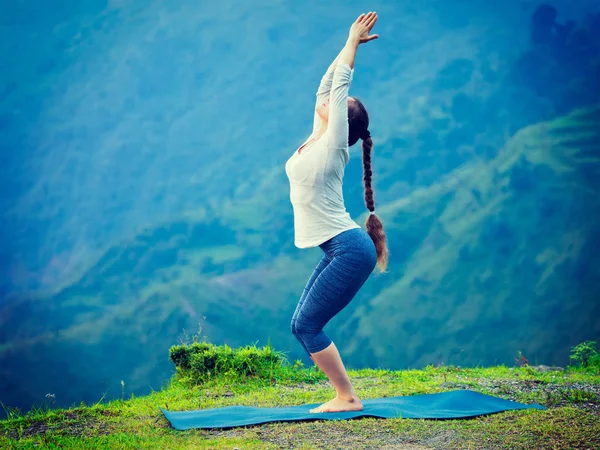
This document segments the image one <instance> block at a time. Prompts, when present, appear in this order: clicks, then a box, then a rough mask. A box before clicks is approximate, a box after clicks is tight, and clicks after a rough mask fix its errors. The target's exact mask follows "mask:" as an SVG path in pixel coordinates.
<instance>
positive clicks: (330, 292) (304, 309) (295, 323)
mask: <svg viewBox="0 0 600 450" xmlns="http://www.w3.org/2000/svg"><path fill="white" fill-rule="evenodd" d="M319 248H320V249H321V250H323V252H324V255H323V257H322V258H321V261H319V264H318V265H317V267H316V268H315V270H314V271H313V273H312V275H311V277H310V278H309V280H308V283H306V287H305V288H304V291H303V292H302V296H301V297H300V301H299V302H298V306H297V307H296V311H295V312H294V315H293V317H292V322H291V324H290V325H291V330H292V333H293V334H294V336H295V337H296V339H298V341H300V344H302V347H304V350H305V351H306V353H308V355H309V356H310V355H311V353H317V352H320V351H321V350H324V349H326V348H327V347H329V345H330V344H331V342H332V341H331V339H329V337H327V335H326V334H325V333H324V332H323V327H324V326H325V325H326V324H327V323H328V322H329V321H330V320H331V319H332V318H333V316H335V315H336V314H337V313H339V312H340V311H341V310H342V309H344V308H345V307H346V305H348V304H349V303H350V301H351V300H352V299H353V298H354V296H355V295H356V293H357V292H358V290H359V289H360V288H361V287H362V285H363V284H364V283H365V282H366V281H367V279H368V278H369V275H370V274H371V273H372V272H373V269H374V268H375V265H376V264H377V250H376V249H375V244H374V243H373V240H372V239H371V236H369V235H368V234H367V232H366V231H365V230H363V229H362V228H352V229H350V230H346V231H343V232H341V233H340V234H338V235H337V236H334V237H333V238H331V239H329V240H328V241H325V242H324V243H322V244H321V245H319Z"/></svg>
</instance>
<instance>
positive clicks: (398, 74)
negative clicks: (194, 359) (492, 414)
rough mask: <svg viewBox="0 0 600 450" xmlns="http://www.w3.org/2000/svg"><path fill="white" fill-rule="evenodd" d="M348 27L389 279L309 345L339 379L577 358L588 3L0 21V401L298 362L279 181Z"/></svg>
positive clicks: (599, 242) (590, 268)
mask: <svg viewBox="0 0 600 450" xmlns="http://www.w3.org/2000/svg"><path fill="white" fill-rule="evenodd" d="M368 11H377V13H378V16H379V20H378V22H377V24H376V26H375V28H374V30H373V33H377V34H379V35H380V38H379V39H378V40H375V41H373V42H370V43H368V44H365V45H362V46H360V48H359V50H358V54H357V59H356V64H355V74H354V79H353V82H352V85H351V88H350V95H355V96H357V97H358V98H360V99H361V100H362V101H363V102H364V104H365V106H366V107H367V109H368V112H369V116H370V123H371V125H370V127H369V128H370V130H371V134H372V137H373V141H374V149H373V171H374V175H373V186H374V190H375V205H376V211H377V213H378V215H379V216H380V217H381V219H382V221H383V223H384V227H385V230H386V233H387V237H388V245H389V248H390V261H389V272H388V273H387V274H378V273H376V272H375V273H374V274H373V275H372V276H371V278H370V279H369V280H368V281H367V283H366V284H365V285H364V286H363V288H362V289H361V291H360V292H359V293H358V294H357V296H356V297H355V298H354V300H353V301H352V303H351V304H350V306H349V307H347V308H346V309H345V310H343V311H342V312H341V313H340V314H339V315H338V316H336V318H334V319H333V320H332V321H331V322H330V324H328V325H327V326H326V328H325V331H326V333H327V334H328V335H329V336H330V337H331V338H332V339H333V340H334V342H336V345H337V347H338V348H339V349H340V352H341V354H342V357H343V359H344V362H345V364H346V367H348V368H360V367H372V368H389V369H392V370H398V369H402V368H408V367H423V366H425V365H428V364H440V363H445V364H455V365H461V366H467V365H469V366H475V365H491V364H508V365H511V364H514V360H515V357H516V355H517V354H518V352H522V354H524V355H526V357H527V358H528V360H529V361H530V362H531V363H538V364H542V363H543V364H549V365H564V364H567V363H568V352H569V349H570V348H571V347H572V346H573V345H575V344H577V343H579V342H581V341H583V340H586V339H598V338H600V319H599V318H600V285H599V283H598V280H600V264H599V263H600V256H599V255H598V249H599V248H600V223H599V220H598V218H599V217H600V214H599V213H600V195H598V194H599V191H600V181H599V180H600V6H599V5H598V3H597V1H595V0H594V1H587V0H578V1H577V2H569V1H566V0H565V1H563V0H560V1H558V0H557V1H554V2H548V3H540V2H536V1H515V0H508V1H506V2H503V3H501V4H497V3H490V2H487V1H484V0H473V1H469V2H467V1H464V0H455V1H441V0H423V1H421V2H407V1H402V2H383V1H371V2H364V1H334V2H326V3H325V2H316V1H298V2H296V1H279V2H275V1H267V0H263V1H259V0H253V1H251V2H243V1H234V0H223V1H219V2H192V1H189V0H182V1H178V2H162V1H141V0H135V1H133V0H132V1H125V0H110V1H107V0H105V1H100V0H82V1H79V2H67V1H58V0H54V1H47V2H41V1H29V2H4V3H2V4H1V5H0V38H1V39H0V58H1V59H0V62H1V65H2V70H1V71H0V99H1V103H0V267H1V270H0V402H2V403H4V404H5V405H9V406H11V407H19V408H20V409H22V410H28V409H29V408H30V407H31V406H32V405H34V404H41V403H42V402H44V398H45V396H46V394H47V393H53V394H54V395H55V397H56V403H57V404H58V405H63V406H67V405H70V404H73V403H79V402H80V401H85V402H86V403H91V402H95V401H98V400H99V399H100V398H101V397H103V396H105V398H118V397H120V396H121V395H122V388H123V387H122V382H123V383H124V385H125V389H126V392H127V393H135V394H136V395H143V394H144V393H147V392H149V391H150V390H151V389H154V390H157V389H159V388H160V387H161V385H163V384H164V383H166V382H167V381H168V379H169V378H170V376H171V374H172V373H173V371H174V367H173V366H172V364H171V363H170V362H169V360H168V349H169V347H170V346H171V345H174V344H176V343H179V341H180V340H182V339H185V338H186V335H188V334H190V335H191V334H194V333H196V332H198V331H199V332H201V334H202V335H204V336H206V337H207V339H208V340H210V341H211V342H214V343H216V344H228V345H230V346H233V347H238V346H243V345H248V344H252V343H258V345H264V344H267V342H268V341H270V343H271V344H272V345H273V346H274V347H275V348H276V349H278V350H281V351H285V352H286V353H287V354H288V357H289V359H290V360H292V361H293V360H295V359H300V360H302V361H303V362H305V363H306V364H309V363H311V361H310V359H309V358H308V356H307V355H306V354H304V352H303V350H302V348H301V346H300V344H299V343H298V342H297V341H296V340H295V338H294V336H293V335H292V334H291V331H290V321H291V317H292V314H293V311H294V309H295V307H296V303H297V301H298V300H299V297H300V295H301V293H302V289H303V287H304V285H305V283H306V281H307V280H308V277H309V276H310V274H311V273H312V270H313V269H314V267H315V266H316V264H317V262H318V260H319V259H320V257H321V250H320V249H318V248H313V249H302V250H300V249H297V248H296V247H294V245H293V235H294V230H293V216H292V208H291V204H290V202H289V185H288V181H287V178H286V176H285V171H284V165H285V161H286V160H287V159H288V158H289V157H290V156H291V154H292V153H293V152H294V151H295V150H296V149H297V148H298V147H299V146H300V145H301V144H302V142H303V141H304V140H305V139H306V138H307V137H308V136H309V134H310V132H311V130H312V120H313V108H314V101H315V93H316V89H317V87H318V83H319V81H320V79H321V76H322V75H323V74H324V72H325V70H326V69H327V67H328V66H329V64H330V63H331V62H332V60H333V59H334V58H335V56H336V55H337V54H338V52H339V51H340V50H341V48H342V47H343V45H344V43H345V40H346V37H347V34H348V30H349V28H350V25H351V24H352V22H353V21H354V20H355V19H356V18H357V17H358V15H359V14H361V13H363V12H368ZM350 155H351V160H350V162H349V164H348V166H347V168H346V173H345V178H344V187H343V188H344V198H345V201H346V207H347V209H348V211H349V213H350V215H351V216H352V217H353V218H354V219H355V220H356V221H357V222H358V223H359V224H361V225H362V224H364V220H365V218H366V215H365V212H366V208H365V205H364V199H363V186H362V162H361V149H360V146H359V145H355V146H353V147H352V148H351V149H350ZM0 414H4V411H0Z"/></svg>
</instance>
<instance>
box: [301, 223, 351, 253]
mask: <svg viewBox="0 0 600 450" xmlns="http://www.w3.org/2000/svg"><path fill="white" fill-rule="evenodd" d="M355 228H362V227H361V226H360V225H359V224H357V223H356V222H354V225H353V226H351V227H348V228H343V229H341V230H336V231H335V232H334V233H332V234H331V235H329V236H327V237H326V238H324V239H322V240H320V242H319V243H317V244H314V243H311V242H309V243H299V242H298V241H296V242H294V245H295V246H296V247H298V248H313V247H318V246H319V245H321V244H322V243H324V242H327V241H328V240H329V239H331V238H333V237H335V236H337V235H338V234H340V233H343V232H344V231H348V230H353V229H355Z"/></svg>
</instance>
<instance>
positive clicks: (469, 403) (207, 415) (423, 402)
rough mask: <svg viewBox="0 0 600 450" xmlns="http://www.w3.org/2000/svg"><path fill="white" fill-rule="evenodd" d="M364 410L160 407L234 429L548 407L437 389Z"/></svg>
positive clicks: (193, 421)
mask: <svg viewBox="0 0 600 450" xmlns="http://www.w3.org/2000/svg"><path fill="white" fill-rule="evenodd" d="M361 401H362V403H363V407H364V409H363V410H362V411H345V412H335V413H334V412H325V413H310V412H309V410H311V409H312V408H316V407H317V406H319V405H321V404H322V403H324V402H322V403H311V404H309V405H300V406H284V407H277V408H263V407H254V406H225V407H223V408H214V409H199V410H195V411H167V410H165V409H163V408H159V409H160V410H161V411H162V412H163V414H164V415H165V417H166V418H167V420H168V421H169V422H171V425H173V428H175V429H177V430H188V429H190V428H232V427H241V426H245V425H256V424H261V423H267V422H291V421H301V420H316V419H325V420H344V419H353V418H355V417H381V418H382V419H393V418H406V419H461V418H466V417H475V416H482V415H485V414H493V413H497V412H501V411H508V410H512V409H528V408H534V409H547V408H546V407H544V406H542V405H538V404H536V403H533V404H530V405H526V404H523V403H517V402H513V401H512V400H504V399H502V398H498V397H493V396H491V395H486V394H481V393H479V392H475V391H470V390H468V389H460V390H456V391H448V392H438V393H435V394H420V395H408V396H400V397H386V398H373V399H361Z"/></svg>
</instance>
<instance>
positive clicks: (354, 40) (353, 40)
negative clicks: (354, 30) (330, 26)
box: [346, 36, 360, 48]
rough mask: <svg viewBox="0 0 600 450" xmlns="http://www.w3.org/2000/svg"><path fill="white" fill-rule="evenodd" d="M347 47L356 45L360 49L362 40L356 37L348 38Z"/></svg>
mask: <svg viewBox="0 0 600 450" xmlns="http://www.w3.org/2000/svg"><path fill="white" fill-rule="evenodd" d="M346 44H347V45H354V46H356V47H357V48H358V46H359V45H360V39H359V38H357V37H354V36H350V37H348V40H347V41H346Z"/></svg>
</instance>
